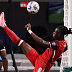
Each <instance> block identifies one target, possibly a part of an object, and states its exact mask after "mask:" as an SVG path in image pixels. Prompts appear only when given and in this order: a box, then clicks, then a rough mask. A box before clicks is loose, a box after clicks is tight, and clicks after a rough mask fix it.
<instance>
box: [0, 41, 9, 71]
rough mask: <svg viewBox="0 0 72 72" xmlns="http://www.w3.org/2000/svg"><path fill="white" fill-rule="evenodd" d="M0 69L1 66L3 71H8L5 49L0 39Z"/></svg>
mask: <svg viewBox="0 0 72 72" xmlns="http://www.w3.org/2000/svg"><path fill="white" fill-rule="evenodd" d="M0 56H1V57H0V64H1V65H0V69H1V67H2V66H3V68H4V72H8V61H7V57H6V49H5V46H4V44H3V42H2V41H1V40H0Z"/></svg>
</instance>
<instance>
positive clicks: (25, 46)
mask: <svg viewBox="0 0 72 72" xmlns="http://www.w3.org/2000/svg"><path fill="white" fill-rule="evenodd" d="M21 48H22V51H23V53H24V54H25V55H26V54H27V53H28V52H29V51H30V50H31V49H32V47H31V46H30V45H29V44H28V43H23V44H22V45H21Z"/></svg>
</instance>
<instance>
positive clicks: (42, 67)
mask: <svg viewBox="0 0 72 72" xmlns="http://www.w3.org/2000/svg"><path fill="white" fill-rule="evenodd" d="M50 46H51V47H50V48H47V49H46V51H45V52H44V53H43V54H41V55H39V54H38V53H37V52H36V50H35V49H31V51H30V52H29V53H28V54H27V55H26V56H27V58H28V59H29V60H30V61H31V63H32V64H33V66H34V67H35V69H34V70H33V72H48V71H49V70H50V68H51V67H52V66H53V65H54V63H55V61H56V60H57V59H58V58H59V56H60V55H61V54H62V52H63V51H64V49H65V47H66V46H67V43H66V41H64V40H62V41H58V40H56V41H52V42H50Z"/></svg>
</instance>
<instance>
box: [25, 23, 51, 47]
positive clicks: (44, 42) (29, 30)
mask: <svg viewBox="0 0 72 72" xmlns="http://www.w3.org/2000/svg"><path fill="white" fill-rule="evenodd" d="M25 28H27V31H28V32H29V33H30V35H31V36H32V37H33V39H34V40H35V41H36V42H37V43H39V44H42V45H44V46H46V47H50V42H48V41H45V40H43V39H42V38H40V37H38V36H37V35H36V34H35V33H33V32H32V31H31V25H30V23H29V24H27V25H26V26H25Z"/></svg>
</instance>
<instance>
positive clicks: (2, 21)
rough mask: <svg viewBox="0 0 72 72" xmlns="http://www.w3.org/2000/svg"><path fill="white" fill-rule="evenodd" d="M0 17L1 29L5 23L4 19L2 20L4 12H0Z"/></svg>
mask: <svg viewBox="0 0 72 72" xmlns="http://www.w3.org/2000/svg"><path fill="white" fill-rule="evenodd" d="M0 16H1V17H0V21H1V23H0V26H1V27H3V24H5V22H6V21H5V18H4V12H2V13H1V15H0Z"/></svg>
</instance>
